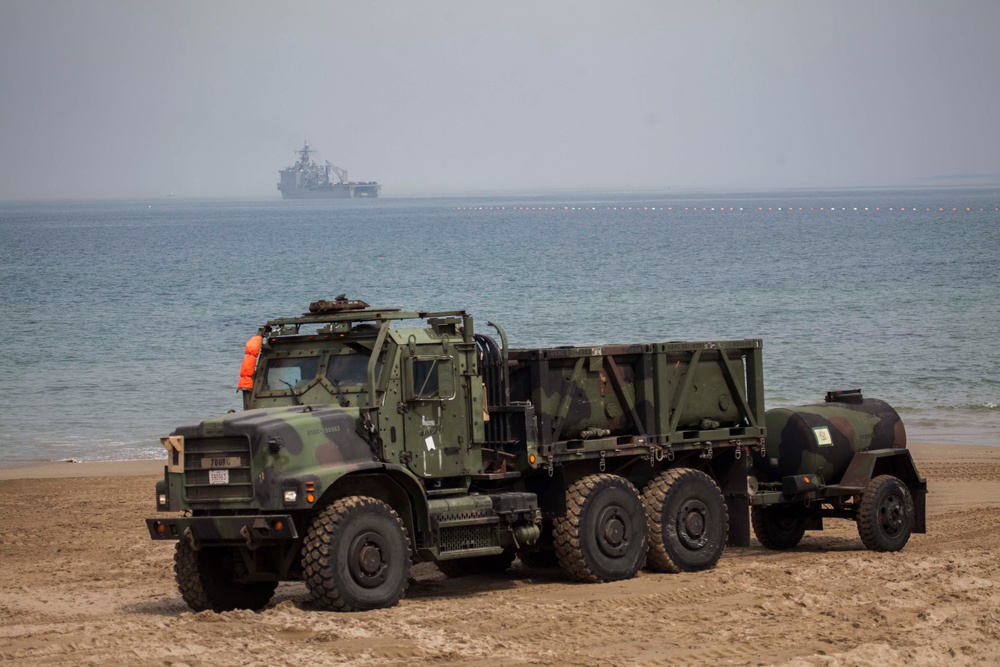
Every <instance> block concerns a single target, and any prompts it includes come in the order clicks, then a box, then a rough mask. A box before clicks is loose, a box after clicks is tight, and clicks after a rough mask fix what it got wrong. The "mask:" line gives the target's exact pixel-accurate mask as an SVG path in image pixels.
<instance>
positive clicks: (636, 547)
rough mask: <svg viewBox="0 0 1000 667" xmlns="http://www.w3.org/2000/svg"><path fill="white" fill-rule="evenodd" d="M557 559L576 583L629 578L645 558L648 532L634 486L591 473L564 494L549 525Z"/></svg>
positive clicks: (623, 480)
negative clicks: (562, 511)
mask: <svg viewBox="0 0 1000 667" xmlns="http://www.w3.org/2000/svg"><path fill="white" fill-rule="evenodd" d="M553 537H554V542H555V553H556V558H557V559H558V561H559V565H560V566H561V567H562V569H563V570H564V571H565V572H566V573H567V574H568V575H569V576H570V577H571V578H573V579H576V580H577V581H589V582H597V581H619V580H621V579H631V578H632V577H634V576H635V574H636V573H637V572H638V571H639V570H640V569H641V568H642V565H643V561H644V560H645V558H646V544H647V540H648V528H647V526H646V517H645V509H644V508H643V506H642V499H641V498H640V497H639V492H638V491H636V488H635V487H634V486H632V484H631V483H630V482H629V481H628V480H627V479H625V478H623V477H618V476H617V475H606V474H600V475H589V476H587V477H584V478H583V479H580V480H578V481H576V482H574V483H573V484H572V485H571V486H570V487H569V489H567V490H566V516H562V517H556V519H555V520H554V521H553Z"/></svg>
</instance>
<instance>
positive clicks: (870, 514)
mask: <svg viewBox="0 0 1000 667" xmlns="http://www.w3.org/2000/svg"><path fill="white" fill-rule="evenodd" d="M914 520H915V519H914V509H913V496H911V495H910V490H909V489H908V488H906V485H905V484H903V482H902V481H900V479H899V478H897V477H893V476H892V475H879V476H878V477H876V478H875V479H873V480H872V481H871V482H869V483H868V486H867V487H865V492H864V494H863V495H862V496H861V505H860V507H858V514H857V522H858V534H859V535H861V541H862V542H864V544H865V546H866V547H868V548H869V549H871V550H872V551H899V550H900V549H902V548H903V547H904V546H906V543H907V541H909V539H910V534H911V533H912V532H913V524H914Z"/></svg>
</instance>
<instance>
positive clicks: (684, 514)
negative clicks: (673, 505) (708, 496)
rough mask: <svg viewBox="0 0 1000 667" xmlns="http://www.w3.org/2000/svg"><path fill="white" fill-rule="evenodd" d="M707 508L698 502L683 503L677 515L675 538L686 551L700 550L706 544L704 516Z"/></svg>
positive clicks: (706, 535) (694, 500)
mask: <svg viewBox="0 0 1000 667" xmlns="http://www.w3.org/2000/svg"><path fill="white" fill-rule="evenodd" d="M707 514H708V507H707V506H706V505H705V503H703V502H702V501H700V500H696V499H692V500H689V501H688V502H686V503H684V504H683V505H682V506H681V508H680V511H678V513H677V537H678V538H679V539H680V541H681V543H682V544H683V545H684V546H685V547H687V548H688V549H700V548H702V547H703V546H705V544H706V543H707V542H708V532H707V531H706V530H705V528H706V525H707V522H706V521H705V516H706V515H707Z"/></svg>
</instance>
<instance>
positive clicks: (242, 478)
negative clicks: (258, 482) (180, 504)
mask: <svg viewBox="0 0 1000 667" xmlns="http://www.w3.org/2000/svg"><path fill="white" fill-rule="evenodd" d="M222 471H225V474H224V475H223V474H222ZM210 472H214V473H215V475H214V477H215V480H214V482H215V483H213V475H210ZM220 476H221V477H228V479H227V481H225V482H224V483H223V482H221V481H220V480H219V479H218V478H219V477H220ZM184 493H185V495H186V496H187V499H188V500H249V499H251V498H253V470H252V467H251V465H250V442H249V441H248V440H247V439H246V438H244V437H240V436H237V437H227V438H188V439H186V440H185V441H184Z"/></svg>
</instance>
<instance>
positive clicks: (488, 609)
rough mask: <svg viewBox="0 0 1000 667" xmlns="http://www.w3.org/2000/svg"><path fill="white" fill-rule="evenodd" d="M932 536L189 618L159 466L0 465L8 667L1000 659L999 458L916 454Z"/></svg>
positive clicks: (427, 576) (423, 572)
mask: <svg viewBox="0 0 1000 667" xmlns="http://www.w3.org/2000/svg"><path fill="white" fill-rule="evenodd" d="M912 449H913V451H914V455H915V457H916V459H917V463H918V466H919V468H920V471H921V473H922V474H923V475H924V476H925V477H926V478H927V480H928V484H929V487H930V492H929V494H928V499H927V511H928V517H927V530H928V532H927V534H926V535H914V536H913V537H912V538H911V539H910V542H909V544H908V545H907V546H906V548H905V549H904V550H903V551H902V552H900V553H895V554H878V553H872V552H869V551H867V550H865V549H864V547H863V546H862V544H861V541H860V539H859V538H858V534H857V529H856V528H855V525H854V524H853V522H848V521H834V520H831V521H828V522H827V530H825V531H823V532H821V533H807V534H806V537H805V539H804V540H803V541H802V543H801V544H800V545H799V547H798V548H796V549H795V550H792V551H788V552H773V551H768V550H767V549H764V548H763V547H761V546H760V545H759V544H758V543H757V542H756V541H754V542H753V543H752V545H751V546H750V547H748V548H744V549H728V550H727V551H726V553H725V555H724V556H723V558H722V560H721V561H720V563H719V565H718V566H717V567H716V568H715V569H713V570H711V571H708V572H699V573H689V574H688V573H685V574H677V575H668V574H656V573H652V572H648V571H643V572H642V573H640V575H639V576H638V577H636V578H635V579H633V580H630V581H626V582H618V583H611V584H598V585H590V584H576V583H571V582H569V581H568V580H567V579H565V578H564V577H563V576H562V574H561V573H560V571H559V570H558V569H545V570H538V569H529V568H526V567H524V566H522V565H521V564H520V562H515V565H514V568H513V569H511V570H510V571H509V572H507V573H506V574H503V575H499V576H489V577H487V576H478V577H468V578H464V579H447V578H445V577H444V576H443V575H441V574H440V573H439V572H438V571H437V569H436V568H435V567H434V566H433V565H430V564H422V565H418V566H417V567H416V568H415V582H414V583H413V585H411V587H410V589H409V591H408V593H407V597H406V598H405V599H404V600H403V601H402V602H401V603H400V605H399V606H398V607H395V608H393V609H386V610H379V611H374V612H366V613H357V614H335V613H325V612H319V611H315V610H312V609H310V608H309V606H308V605H307V604H306V603H305V597H306V596H305V588H304V587H303V586H302V585H301V584H282V585H281V586H280V587H279V589H278V593H277V595H276V596H275V599H274V601H273V603H272V604H271V606H269V607H268V608H267V609H265V610H264V611H263V612H261V613H253V612H246V611H239V612H230V613H224V614H215V613H211V612H203V613H198V614H195V613H192V612H190V611H189V610H188V609H187V607H186V606H185V605H184V603H183V602H182V601H181V599H180V596H179V595H178V593H177V590H176V587H175V585H174V580H173V570H172V553H173V547H172V543H162V542H161V543H155V542H153V541H151V540H150V539H149V537H148V535H147V534H146V529H145V525H144V523H143V518H145V517H147V516H153V515H154V512H153V484H154V482H155V480H156V479H157V478H158V477H160V475H161V470H162V463H161V462H157V461H140V462H128V463H85V464H77V463H59V464H51V465H46V466H38V467H31V468H8V469H0V507H2V508H3V522H2V526H3V528H2V530H0V563H2V566H3V573H4V576H3V578H2V579H0V662H10V663H11V664H18V665H46V666H47V667H52V666H59V665H119V664H120V665H174V666H176V667H180V666H181V665H192V666H195V665H241V666H242V665H283V664H300V665H306V664H311V665H331V664H350V665H366V666H367V665H372V666H382V665H386V666H393V665H412V664H415V663H432V664H435V665H478V664H489V665H525V664H532V665H538V664H545V665H548V664H557V665H593V666H595V667H596V666H599V665H600V666H603V665H788V666H793V665H794V666H804V665H822V666H828V667H848V666H854V665H885V664H904V663H905V664H908V665H917V666H919V665H941V664H948V665H951V666H960V665H982V664H1000V561H998V559H997V556H996V554H997V553H998V552H1000V447H986V446H963V445H925V444H918V445H912Z"/></svg>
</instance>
